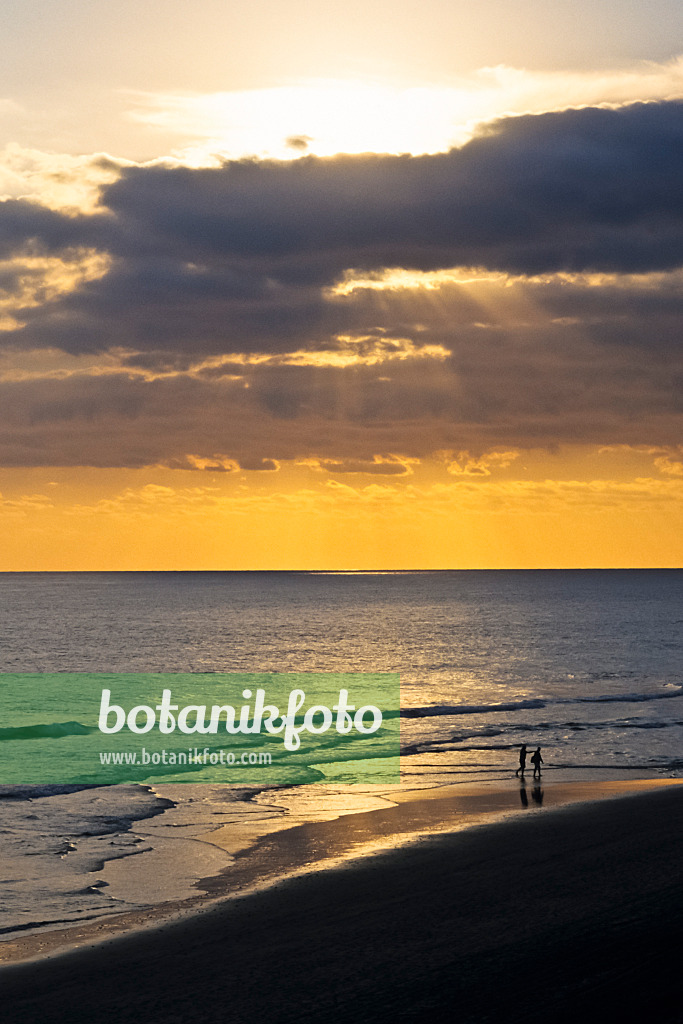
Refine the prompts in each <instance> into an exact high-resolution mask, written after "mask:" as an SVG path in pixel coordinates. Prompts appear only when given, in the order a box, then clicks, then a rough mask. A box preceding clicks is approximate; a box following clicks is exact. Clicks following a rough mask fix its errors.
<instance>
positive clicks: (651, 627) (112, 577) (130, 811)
mask: <svg viewBox="0 0 683 1024" xmlns="http://www.w3.org/2000/svg"><path fill="white" fill-rule="evenodd" d="M0 596H1V607H2V613H1V621H0V671H1V672H3V673H55V672H59V673H62V672H64V673H76V672H78V673H83V672H103V673H137V672H145V673H214V672H220V673H225V672H258V673H274V672H372V673H377V672H397V673H399V674H400V678H401V715H402V718H401V755H402V756H401V780H402V784H403V785H405V786H408V787H412V786H442V785H451V784H453V783H459V782H472V781H477V782H486V781H495V780H504V779H509V778H511V777H512V776H513V775H514V771H515V768H516V767H517V756H518V750H519V746H520V744H521V743H527V744H528V745H529V746H530V747H535V746H538V745H540V746H541V748H542V754H543V760H544V779H546V780H547V782H546V784H550V783H551V782H552V780H553V779H558V780H559V779H563V780H567V779H569V780H581V781H585V780H590V779H591V778H592V779H598V778H600V779H620V778H626V777H632V778H633V777H635V778H652V777H660V776H662V777H681V776H682V775H683V745H682V742H681V741H682V739H683V732H682V727H683V684H682V681H681V657H680V654H681V636H682V634H683V571H680V570H609V571H602V570H594V571H593V570H590V571H578V570H577V571H565V570H557V571H522V570H520V571H463V572H459V571H443V572H382V573H367V572H364V573H329V572H324V573H323V572H321V573H311V572H305V573H304V572H252V573H232V572H187V573H174V572H159V573H154V572H141V573H15V574H2V575H0ZM42 724H44V725H45V726H46V727H48V728H46V734H45V738H44V739H43V740H41V742H44V743H46V744H53V745H54V744H59V742H60V739H59V738H58V737H57V736H56V735H54V734H50V729H49V726H50V725H51V723H49V722H45V723H42ZM8 725H11V723H6V722H3V723H1V724H0V766H1V762H2V760H3V759H6V758H9V757H11V756H12V748H13V746H14V744H16V743H17V742H20V741H17V740H16V739H9V740H8V739H3V738H2V737H3V735H4V736H7V735H10V733H8V732H5V733H4V734H3V731H2V730H3V728H6V727H7V726H8ZM14 749H16V747H15V748H14ZM316 771H317V772H318V773H320V772H321V771H322V776H323V777H322V779H321V783H320V784H319V785H317V786H313V787H309V786H305V787H299V786H293V787H289V788H287V789H285V790H272V789H269V788H268V787H266V786H263V787H257V786H256V787H255V786H251V787H241V788H230V787H221V786H208V785H207V786H201V785H196V784H190V785H184V784H182V783H166V782H164V781H163V780H161V781H160V780H159V779H158V778H156V779H155V778H154V776H151V777H150V779H149V780H147V784H145V785H134V784H131V785H121V786H111V787H97V788H85V787H74V786H68V787H67V786H59V785H54V784H53V785H49V786H42V787H41V786H37V785H25V786H6V785H5V786H3V785H2V779H1V778H0V835H1V836H2V844H3V847H4V849H3V864H4V869H3V874H4V877H3V881H2V886H1V889H0V902H1V909H2V916H1V917H0V938H12V937H13V936H16V935H17V934H18V933H20V932H27V931H31V930H36V929H45V928H57V927H63V926H64V925H65V924H68V923H72V922H74V921H86V920H91V919H93V918H97V917H102V916H107V915H112V914H119V913H121V912H122V911H125V910H130V909H137V908H142V907H145V906H152V905H155V904H157V903H160V902H164V901H168V900H171V899H183V898H186V897H188V895H189V896H191V895H192V893H193V892H196V889H195V888H194V885H195V882H196V880H197V879H198V878H204V877H208V876H210V875H212V874H217V873H218V872H219V871H220V870H221V869H222V868H223V867H225V866H226V864H227V863H229V861H230V858H231V857H234V856H235V855H236V854H237V853H238V852H240V851H243V850H244V849H248V847H249V844H250V843H253V842H254V839H255V837H258V836H259V835H263V834H264V833H268V832H269V831H272V830H277V829H282V828H286V827H290V826H291V825H292V824H296V823H297V822H300V821H310V820H319V819H324V818H326V817H327V818H329V817H334V816H337V815H339V814H343V813H347V812H348V811H349V810H354V809H359V808H363V807H372V806H376V805H377V803H378V802H380V803H381V801H382V800H383V799H386V798H387V793H386V792H385V793H384V794H382V792H380V791H379V790H378V789H377V788H375V789H374V790H372V787H364V788H363V787H359V790H358V792H356V791H355V790H353V789H346V788H345V787H344V786H340V785H338V784H335V785H334V786H331V785H326V784H325V778H324V774H325V765H324V759H321V758H319V759H317V760H316ZM348 779H349V781H352V780H353V775H352V774H351V773H350V774H349V776H348ZM379 789H380V790H381V787H379ZM212 829H221V830H223V833H222V834H223V835H225V834H226V830H228V832H229V830H231V829H232V830H234V836H235V839H234V843H233V846H232V848H231V850H230V852H229V853H226V852H225V845H226V844H225V843H223V848H222V849H218V848H217V847H215V846H212V845H211V844H210V842H209V843H207V842H205V841H204V842H201V843H200V842H197V837H200V836H201V837H203V838H204V839H205V837H206V835H207V833H209V834H210V833H211V830H212ZM228 846H230V844H229V843H228Z"/></svg>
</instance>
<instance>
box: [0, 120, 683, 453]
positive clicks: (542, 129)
mask: <svg viewBox="0 0 683 1024" xmlns="http://www.w3.org/2000/svg"><path fill="white" fill-rule="evenodd" d="M681 181H683V104H679V103H653V104H635V105H632V106H630V107H624V108H621V109H616V110H610V109H584V110H576V111H565V112H562V113H553V114H544V115H539V116H527V117H516V118H508V119H505V120H503V121H500V122H498V123H497V124H495V125H493V126H491V127H490V128H488V129H487V130H486V131H485V132H484V133H483V134H482V135H480V136H479V137H477V138H475V139H473V140H472V141H471V142H469V143H468V144H467V145H466V146H464V147H463V148H462V149H460V150H454V151H452V152H450V153H447V154H442V155H437V156H423V157H410V156H403V157H394V156H378V155H363V156H341V157H335V158H331V159H318V158H314V157H304V158H302V159H300V160H298V161H292V162H290V163H286V162H285V163H278V162H257V161H244V162H237V163H228V164H226V165H225V166H224V167H221V168H216V169H200V170H196V169H189V168H174V169H172V168H164V167H137V168H126V169H125V170H124V171H123V172H122V174H121V177H120V179H119V180H118V181H117V182H115V183H114V184H112V185H109V186H107V187H106V188H105V189H104V190H103V192H102V203H103V211H104V212H101V213H98V214H96V215H93V216H72V217H68V216H65V215H63V214H60V213H56V212H53V211H49V210H45V209H43V208H42V207H40V206H38V205H37V204H32V203H27V202H24V201H8V202H5V203H2V204H0V255H2V256H5V257H7V256H9V255H11V254H12V253H15V254H25V253H28V254H41V253H44V254H48V255H59V254H64V255H66V254H68V258H69V259H70V260H71V261H72V262H73V260H74V258H75V256H74V254H76V253H77V252H78V251H79V248H86V249H89V250H92V249H95V250H97V251H99V252H101V253H104V254H106V255H107V256H108V257H109V258H110V265H109V268H108V270H107V272H106V273H105V274H104V275H103V276H102V277H100V278H99V279H97V280H88V281H83V283H81V284H80V285H79V286H78V287H77V288H76V289H75V291H73V292H70V293H68V294H65V295H63V296H62V297H61V298H54V297H53V296H51V295H48V294H47V293H46V294H45V295H44V296H42V297H41V296H40V295H39V296H38V300H35V299H34V298H31V299H30V300H29V301H27V306H26V308H25V309H23V310H18V311H16V314H15V315H16V316H17V318H18V319H20V320H21V321H22V322H23V327H21V328H19V329H16V330H12V329H8V330H6V331H5V332H4V333H3V335H2V338H3V339H4V342H5V344H6V346H7V347H10V348H11V347H15V348H17V347H23V348H29V349H30V348H40V347H55V348H59V349H62V350H64V351H66V352H68V353H71V354H76V355H78V354H81V353H92V354H97V353H100V352H106V351H110V350H125V351H127V352H128V354H124V355H123V356H122V359H123V361H124V367H127V368H128V369H129V370H130V373H126V372H125V369H124V371H122V372H121V373H120V374H117V375H113V376H112V375H109V376H103V377H96V376H93V377H86V376H83V377H71V378H68V379H65V380H56V379H55V380H48V379H45V380H38V381H24V382H17V383H4V384H1V385H0V405H1V408H2V414H1V420H0V461H1V462H2V463H3V464H5V465H19V464H30V465H35V464H53V463H57V464H61V463H64V464H74V465H75V464H88V465H131V466H136V465H145V464H149V463H156V462H161V463H164V464H166V465H178V466H181V465H184V466H186V467H187V466H198V465H200V464H202V465H205V466H206V468H207V469H211V468H213V469H215V470H216V471H219V470H229V469H231V468H233V467H232V463H231V462H230V460H233V461H234V463H236V464H238V465H239V466H241V467H243V468H253V469H261V470H271V471H272V470H273V469H275V468H277V463H278V461H281V460H283V459H289V458H301V457H305V456H307V455H316V456H319V457H320V458H323V459H328V460H333V461H334V460H336V464H337V465H338V466H339V467H340V468H339V469H337V470H334V471H335V472H344V471H346V472H360V471H362V472H374V473H392V472H393V473H398V472H403V467H400V469H399V468H391V467H392V466H393V465H396V464H392V463H386V462H383V463H378V462H376V461H374V457H375V456H376V455H380V454H386V453H391V452H397V453H399V454H402V455H406V456H414V457H421V456H424V455H426V454H428V453H429V452H430V451H433V450H435V449H441V448H447V447H452V448H454V449H457V450H470V451H472V452H476V451H482V450H486V449H487V448H490V447H491V446H493V445H499V444H504V445H506V446H510V445H520V446H523V445H538V444H547V445H553V444H560V443H563V442H582V441H596V442H600V443H646V442H647V443H652V444H670V443H673V442H674V441H675V440H676V438H677V437H678V436H680V413H681V404H682V402H681V398H680V395H681V393H682V392H683V389H682V388H681V383H682V382H683V356H682V355H681V348H680V322H681V313H682V312H683V308H682V306H683V297H682V294H681V288H680V284H681V275H679V274H677V273H672V272H671V269H672V268H676V267H679V266H681V265H682V264H683V189H681ZM393 266H395V267H404V268H408V269H411V268H412V269H416V270H425V271H427V270H439V269H444V268H451V267H454V266H465V267H470V266H479V267H484V268H487V269H489V270H493V271H501V272H506V273H510V274H514V275H518V277H519V278H520V279H519V280H517V281H513V282H511V283H510V285H509V287H508V288H506V289H504V288H503V287H502V286H500V287H499V286H492V287H494V290H495V287H498V293H496V294H493V292H492V293H491V294H490V295H488V297H487V295H485V294H484V293H483V292H481V291H477V289H476V288H474V289H472V290H469V291H468V290H467V289H466V288H463V287H461V286H459V285H456V284H449V283H448V282H445V283H442V284H441V285H440V286H439V287H438V288H437V289H435V290H433V291H427V290H423V291H420V290H419V289H414V290H405V291H400V290H397V291H385V290H374V291H373V290H371V289H359V290H357V291H354V292H351V293H350V294H348V295H345V296H332V295H331V294H330V292H329V286H330V285H332V284H334V283H335V282H337V281H339V280H340V279H341V278H342V276H343V274H344V272H345V271H347V270H349V269H355V270H357V271H360V272H363V273H367V274H370V275H372V274H374V273H376V272H380V271H381V270H382V268H386V267H393ZM558 272H566V273H570V272H571V273H573V274H574V277H566V276H565V277H562V276H558ZM36 273H38V271H36V270H35V269H34V270H32V271H31V274H32V275H33V277H35V274H36ZM577 273H581V274H584V277H581V276H579V277H577V276H576V274H577ZM4 274H5V276H4V277H3V278H2V280H0V287H2V286H4V287H5V289H6V290H7V292H8V293H10V292H14V293H15V294H18V293H19V292H20V291H21V287H22V286H23V285H22V281H25V280H26V278H25V276H23V277H22V274H21V273H17V274H13V271H12V268H11V267H9V266H7V269H6V271H5V272H4ZM591 274H593V275H595V274H601V275H603V276H602V277H599V278H595V277H591V276H590V275H591ZM633 274H641V275H643V274H649V275H650V276H649V277H643V276H641V277H629V276H625V275H633ZM534 275H535V276H534ZM539 275H540V276H539ZM542 275H547V276H546V277H543V276H542ZM552 275H555V276H552ZM605 275H607V276H605ZM32 279H33V278H32ZM34 293H35V289H34ZM489 299H490V300H491V301H488V300H489ZM349 339H350V340H349ZM401 346H403V348H401ZM429 346H431V355H430V354H429V350H428V347H429ZM296 352H298V353H299V356H298V357H297V359H294V358H289V356H288V354H290V356H291V354H292V353H296ZM302 352H304V353H305V352H308V353H309V354H310V360H309V361H310V362H311V363H312V364H313V363H319V364H321V365H286V364H287V362H288V361H289V363H295V362H299V363H300V362H302V359H301V356H300V354H301V353H302ZM316 353H318V355H316ZM320 353H323V354H326V355H327V357H328V358H327V362H328V363H330V362H331V357H333V356H335V355H337V356H339V355H340V354H341V355H343V356H344V358H346V359H348V361H349V362H350V364H351V365H348V366H342V365H339V366H332V365H324V364H325V362H326V360H325V358H321V357H320ZM353 353H355V359H354V355H353ZM250 354H251V355H254V354H259V356H261V355H263V357H264V359H265V357H269V358H268V359H266V361H264V362H260V363H259V362H256V361H254V360H252V361H251V362H250V361H249V360H248V359H245V358H244V357H245V356H247V357H248V356H249V355H250ZM221 355H225V356H226V360H225V361H221V360H220V359H213V361H212V360H211V359H209V360H208V362H207V364H206V366H204V367H203V368H200V369H195V370H192V368H193V366H194V367H196V366H197V365H198V364H200V363H201V362H202V360H204V359H206V358H207V357H220V356H221ZM139 370H144V371H148V372H149V374H150V376H152V377H154V374H155V373H166V374H169V375H170V376H168V377H167V378H163V379H160V378H157V379H144V378H142V377H141V376H139V375H136V371H139ZM190 371H192V372H190ZM174 375H175V376H174ZM188 455H192V456H193V457H196V458H197V459H199V460H200V463H196V462H188ZM212 459H213V460H214V465H213V466H212V465H211V460H212ZM201 460H204V462H203V463H202V462H201ZM206 460H208V461H206ZM331 464H332V463H330V465H331ZM349 467H356V468H349ZM328 468H329V466H328Z"/></svg>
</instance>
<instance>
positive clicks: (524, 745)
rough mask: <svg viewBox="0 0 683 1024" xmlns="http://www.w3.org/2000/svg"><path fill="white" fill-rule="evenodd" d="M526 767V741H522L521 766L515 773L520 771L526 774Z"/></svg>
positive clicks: (517, 773)
mask: <svg viewBox="0 0 683 1024" xmlns="http://www.w3.org/2000/svg"><path fill="white" fill-rule="evenodd" d="M525 768H526V743H522V749H521V750H520V752H519V768H518V769H517V771H516V772H515V775H519V774H520V772H521V774H522V775H524V769H525Z"/></svg>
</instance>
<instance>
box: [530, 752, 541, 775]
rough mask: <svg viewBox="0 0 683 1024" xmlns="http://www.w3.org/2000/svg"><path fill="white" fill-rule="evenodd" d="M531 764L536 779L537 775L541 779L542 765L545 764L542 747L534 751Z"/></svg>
mask: <svg viewBox="0 0 683 1024" xmlns="http://www.w3.org/2000/svg"><path fill="white" fill-rule="evenodd" d="M531 763H532V765H533V766H534V778H536V775H538V777H539V779H540V777H541V765H542V764H543V763H544V761H543V758H542V757H541V748H540V747H536V749H535V750H534V752H533V754H532V755H531Z"/></svg>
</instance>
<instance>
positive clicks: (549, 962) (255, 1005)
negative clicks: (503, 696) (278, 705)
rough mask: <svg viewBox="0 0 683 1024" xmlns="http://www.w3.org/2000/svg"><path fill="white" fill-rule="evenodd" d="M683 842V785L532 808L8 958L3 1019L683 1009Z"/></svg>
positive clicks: (565, 1014)
mask: <svg viewBox="0 0 683 1024" xmlns="http://www.w3.org/2000/svg"><path fill="white" fill-rule="evenodd" d="M544 789H545V793H546V796H545V800H548V795H547V794H548V793H549V792H550V791H551V789H552V787H551V786H546V787H544ZM603 792H604V793H605V794H606V793H607V792H608V789H607V790H603ZM516 796H517V799H518V800H519V794H518V793H517V794H516ZM413 803H414V806H413V808H412V809H411V814H413V815H414V814H417V815H418V816H420V815H424V814H426V813H432V811H430V812H427V811H426V810H425V808H427V807H429V806H431V807H432V808H433V813H434V817H435V820H436V817H437V815H441V814H442V812H443V809H444V806H445V805H444V804H443V803H442V806H441V808H439V807H438V804H439V797H438V796H436V795H434V794H431V793H430V794H422V796H421V799H420V800H416V801H414V802H413ZM418 805H419V807H420V808H421V810H418V809H417V807H418ZM544 806H545V804H544ZM536 810H538V808H536ZM382 813H389V812H370V813H369V814H368V815H365V818H366V819H367V818H370V817H371V816H372V814H382ZM358 817H361V816H358ZM344 821H345V819H339V821H338V822H336V823H332V822H327V823H320V824H324V825H325V826H326V827H327V828H330V827H331V826H333V825H335V824H336V825H337V826H338V827H339V828H341V827H342V823H343V822H344ZM385 824H386V823H385ZM379 825H380V823H379V821H378V820H377V819H375V824H374V825H373V826H368V827H371V828H379ZM347 831H348V828H347ZM423 831H424V832H425V833H429V832H430V831H432V832H433V831H434V829H429V828H427V827H425V828H424V829H423ZM318 839H319V840H320V842H322V840H323V837H322V835H319V836H318ZM328 839H329V836H328ZM312 841H313V837H312V834H311V833H310V832H309V833H308V840H307V842H308V843H309V844H310V843H311V842H312ZM682 844H683V789H682V788H681V787H680V786H675V785H674V786H670V787H665V788H662V789H660V790H656V791H654V792H643V793H641V794H637V795H632V796H627V797H623V798H620V799H614V800H601V801H599V802H593V803H588V804H578V805H572V806H566V807H560V808H559V809H554V810H552V811H550V812H549V813H546V812H545V810H544V811H543V812H541V813H536V811H535V810H534V809H533V808H532V807H531V806H530V807H529V813H526V812H524V813H522V814H520V815H518V816H516V817H513V818H511V819H509V820H504V821H499V822H497V823H495V824H489V825H485V826H484V827H480V828H471V829H465V830H463V831H459V832H456V833H452V834H444V835H440V836H431V837H430V838H427V839H424V840H422V841H419V842H413V843H411V844H409V845H405V846H403V847H400V848H399V849H396V850H394V851H392V852H389V853H381V854H379V855H375V856H371V857H366V858H363V859H360V860H351V861H347V862H346V864H345V866H343V867H338V868H334V869H330V870H322V871H317V872H311V873H308V874H303V875H298V876H297V877H293V878H290V879H288V880H287V881H284V882H281V883H280V884H278V885H276V886H273V887H271V888H269V889H266V890H265V891H260V892H253V893H251V894H250V895H247V896H244V897H243V898H240V899H236V900H232V901H229V902H223V903H221V904H220V905H218V906H216V908H215V909H212V910H210V911H207V912H205V913H203V914H201V915H199V916H193V917H190V918H188V919H186V920H183V921H179V922H177V923H173V924H167V925H165V926H163V927H161V928H157V929H155V930H149V931H143V932H139V933H136V934H129V935H126V936H124V937H122V938H119V939H116V940H113V941H110V942H106V943H102V944H99V945H96V946H92V947H88V948H83V949H80V950H77V951H75V952H72V953H68V954H63V955H59V956H54V957H52V958H50V959H43V960H41V961H39V962H34V963H28V964H23V965H18V966H9V967H4V968H2V970H0V999H1V1004H0V1005H2V1008H3V1020H6V1021H7V1022H8V1024H14V1022H15V1021H16V1022H26V1024H29V1022H31V1024H33V1022H35V1024H38V1022H39V1021H45V1022H47V1024H50V1022H60V1024H62V1022H65V1021H67V1020H68V1021H83V1022H86V1021H87V1022H89V1024H100V1022H102V1024H104V1022H105V1021H106V1022H110V1024H113V1022H117V1024H127V1022H129V1021H133V1020H135V1021H150V1022H156V1021H164V1022H168V1024H194V1022H200V1021H201V1022H203V1024H214V1022H219V1021H220V1022H221V1024H229V1022H233V1021H235V1022H238V1021H239V1022H254V1024H256V1022H259V1024H260V1022H271V1021H272V1022H282V1024H286V1022H292V1024H293V1022H295V1021H296V1022H311V1024H313V1022H316V1024H317V1022H330V1024H332V1022H334V1024H347V1022H348V1024H351V1022H352V1021H353V1022H354V1024H364V1022H367V1024H370V1022H378V1024H379V1022H387V1024H389V1022H391V1024H395V1022H403V1021H415V1022H417V1021H439V1022H440V1021H444V1022H445V1021H449V1022H450V1021H457V1022H461V1024H467V1022H484V1021H495V1022H497V1021H504V1020H505V1021H522V1020H524V1021H538V1022H539V1024H540V1022H541V1021H543V1022H548V1024H550V1022H557V1021H560V1022H563V1021H567V1022H568V1021H570V1020H572V1021H575V1020H579V1021H582V1022H586V1021H588V1022H592V1021H595V1022H597V1021H598V1020H600V1021H601V1022H604V1021H611V1020H618V1019H624V1020H636V1019H641V1017H642V1018H643V1019H648V1020H656V1021H657V1022H658V1024H660V1022H673V1021H681V1020H683V998H682V997H681V995H680V983H679V978H678V971H679V966H678V965H679V960H680V952H679V947H680V935H681V933H682V931H683V884H681V883H682V882H683V877H682V876H683V864H682V862H681V856H680V851H681V849H682ZM266 852H267V851H266ZM343 856H344V854H343V853H341V852H340V857H342V858H343Z"/></svg>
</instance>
